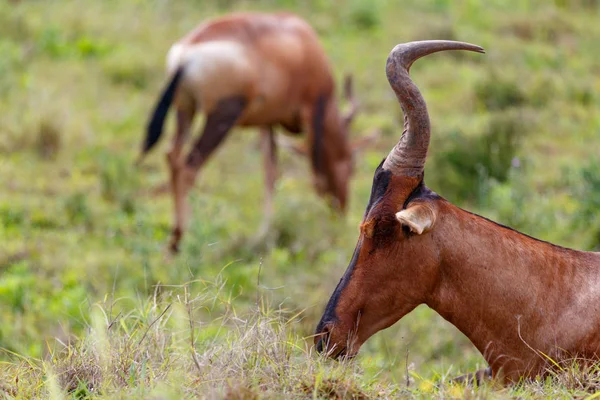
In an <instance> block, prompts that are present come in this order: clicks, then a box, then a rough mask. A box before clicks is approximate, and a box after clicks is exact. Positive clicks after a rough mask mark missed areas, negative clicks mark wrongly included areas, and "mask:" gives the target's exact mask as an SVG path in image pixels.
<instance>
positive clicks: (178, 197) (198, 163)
mask: <svg viewBox="0 0 600 400" xmlns="http://www.w3.org/2000/svg"><path fill="white" fill-rule="evenodd" d="M246 103H247V101H246V99H245V98H244V97H241V96H236V97H231V98H228V99H224V100H221V101H220V102H219V104H218V105H217V107H216V108H215V110H214V111H212V112H210V113H209V114H208V115H207V117H206V122H205V124H204V128H203V130H202V135H201V136H200V138H199V139H198V140H197V141H196V143H194V146H193V148H192V150H191V151H190V153H189V154H188V157H187V159H186V161H185V163H179V162H176V163H174V172H173V176H174V178H173V198H174V202H175V226H174V227H173V231H172V234H171V241H170V244H169V248H170V250H171V252H173V253H176V252H178V251H179V243H180V241H181V237H182V236H183V232H184V230H185V227H186V223H187V220H188V218H189V214H190V213H189V204H188V200H187V194H188V192H189V190H190V188H191V187H192V186H193V184H194V181H195V180H196V175H198V172H199V171H200V168H202V166H203V165H204V163H205V162H206V161H207V160H208V158H209V157H210V155H211V154H212V153H213V151H214V150H215V149H216V148H217V147H218V146H219V145H220V144H221V143H222V142H223V140H224V139H225V137H227V134H228V133H229V131H230V130H231V128H232V127H233V126H234V125H235V124H236V122H237V120H238V119H239V117H240V115H241V114H242V113H243V111H244V108H245V106H246Z"/></svg>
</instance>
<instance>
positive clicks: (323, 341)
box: [315, 326, 329, 353]
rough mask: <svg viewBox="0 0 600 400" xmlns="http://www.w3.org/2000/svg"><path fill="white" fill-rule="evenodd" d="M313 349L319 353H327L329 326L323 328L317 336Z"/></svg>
mask: <svg viewBox="0 0 600 400" xmlns="http://www.w3.org/2000/svg"><path fill="white" fill-rule="evenodd" d="M315 342H316V343H315V349H316V350H317V352H319V353H323V352H324V351H327V344H328V343H329V326H326V327H324V328H323V330H322V331H321V332H319V333H318V336H317V337H316V338H315Z"/></svg>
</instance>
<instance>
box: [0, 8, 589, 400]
mask: <svg viewBox="0 0 600 400" xmlns="http://www.w3.org/2000/svg"><path fill="white" fill-rule="evenodd" d="M599 7H600V5H599V2H597V1H594V0H571V1H562V0H555V1H541V0H539V1H537V0H529V1H518V0H512V1H511V0H493V1H486V2H483V1H477V0H461V1H449V0H428V1H417V0H406V1H403V2H396V1H385V0H335V1H325V0H311V1H304V2H296V1H291V0H258V1H237V0H222V1H217V0H213V1H208V0H202V1H200V0H176V1H175V0H171V1H168V0H152V1H137V0H127V1H124V0H122V1H116V0H105V1H96V2H90V1H83V0H55V1H52V2H40V1H27V0H24V1H7V0H0V109H1V110H2V113H1V115H0V182H1V184H0V321H2V323H1V324H0V348H2V351H0V395H7V396H21V397H24V398H27V397H28V395H36V396H51V397H55V398H60V397H61V396H62V395H63V394H64V393H66V392H65V390H67V389H73V388H76V387H77V388H79V389H78V391H75V392H73V391H72V392H71V393H72V394H73V393H75V394H76V393H79V395H82V396H88V395H89V396H92V395H99V393H100V394H102V393H104V394H109V395H113V396H119V395H121V396H130V395H136V396H141V397H152V396H158V398H161V397H160V396H165V397H169V396H171V395H172V396H174V397H178V396H180V395H181V394H186V395H190V396H194V395H198V394H200V395H208V394H212V393H214V396H217V397H220V396H224V395H226V394H228V395H230V396H236V395H240V396H248V397H247V398H252V396H254V395H256V394H261V395H264V396H267V397H268V396H274V397H277V396H280V395H282V394H286V395H292V394H293V395H294V396H298V397H302V396H306V397H313V396H315V397H335V396H336V395H339V396H341V397H344V396H350V395H355V396H361V395H365V396H377V395H380V396H384V395H398V394H405V395H410V396H413V395H414V396H417V397H418V396H427V393H429V391H431V390H433V391H434V392H435V391H436V390H438V389H435V388H433V387H432V386H431V380H432V379H438V378H439V377H445V376H454V375H458V374H460V373H464V372H468V371H471V370H473V369H474V368H477V367H481V366H483V365H484V362H483V359H482V357H481V356H480V355H479V354H478V353H477V351H476V350H475V349H474V348H473V347H472V346H471V345H470V343H469V341H468V340H467V339H466V338H465V337H463V336H462V335H461V334H460V332H458V331H457V330H456V329H455V328H453V327H452V326H451V325H449V324H448V323H446V322H445V321H443V320H442V319H441V318H440V317H439V316H437V315H436V314H435V313H434V312H432V311H431V310H429V309H427V308H425V307H420V308H418V309H417V310H415V311H414V312H413V313H412V314H410V315H409V316H407V317H406V318H404V319H403V320H402V321H401V322H400V323H398V324H396V325H395V326H393V327H392V328H389V329H388V330H386V331H384V332H381V333H379V334H377V335H376V336H374V337H373V338H372V339H370V341H369V342H368V343H367V344H366V345H365V346H364V348H363V350H362V351H361V355H360V357H359V358H358V359H357V360H356V361H355V362H354V363H352V364H349V365H345V364H341V365H339V363H335V362H329V361H325V360H321V359H320V358H318V357H316V356H314V355H312V352H311V349H310V343H311V342H312V340H311V339H310V338H309V339H307V340H305V339H304V338H305V337H306V336H309V335H310V334H312V332H313V330H314V327H315V325H316V323H317V321H318V319H319V317H320V314H321V311H322V309H323V307H324V305H325V303H326V301H327V299H328V297H329V295H330V294H331V292H332V290H333V288H334V287H335V284H336V283H337V281H338V279H339V277H340V276H341V275H342V273H343V271H344V270H345V268H346V266H347V263H348V260H349V258H350V256H351V251H352V249H353V246H354V244H355V240H356V237H357V226H358V224H359V222H360V218H361V217H362V213H363V211H364V206H365V205H366V202H367V199H368V195H369V191H370V185H371V178H372V173H373V171H374V169H375V167H376V166H377V164H378V163H379V162H380V160H381V159H382V158H383V157H384V156H385V155H386V154H387V152H388V151H389V149H390V148H391V147H392V145H393V144H394V143H395V142H396V140H397V139H398V136H399V134H400V133H401V124H400V122H401V118H402V115H401V112H400V110H399V107H398V105H397V103H396V101H395V98H394V96H393V93H392V92H391V90H390V89H389V86H388V83H387V81H386V78H385V74H384V65H385V59H386V57H387V55H388V53H389V51H390V49H391V48H392V47H393V46H394V45H395V44H397V43H399V42H403V41H409V40H419V39H454V40H463V41H468V42H472V43H475V44H478V45H481V46H483V47H484V48H485V49H486V51H487V54H486V55H477V54H462V53H448V54H439V55H434V56H430V57H428V58H427V59H426V60H423V61H420V62H418V63H417V64H415V66H414V68H413V69H412V71H411V73H412V76H413V79H414V80H415V81H416V83H417V84H418V85H419V87H420V88H421V89H422V91H423V94H424V96H425V98H426V100H427V102H428V105H429V109H430V114H431V118H432V123H433V137H432V143H431V150H430V157H429V160H428V165H427V171H426V176H427V183H428V185H429V186H430V187H431V188H432V189H433V190H435V191H437V192H438V193H440V194H441V195H443V196H444V197H446V198H448V199H449V200H451V201H453V202H454V203H455V204H457V205H459V206H461V207H464V208H467V209H469V210H472V211H476V212H478V213H481V214H482V215H484V216H486V217H489V218H492V219H495V220H497V221H498V222H501V223H504V224H508V225H510V226H512V227H514V228H517V229H519V230H522V231H523V232H525V233H527V234H530V235H533V236H536V237H538V238H541V239H545V240H550V241H552V242H555V243H557V244H561V245H565V246H571V247H575V248H578V249H587V250H592V249H596V250H598V249H600V214H599V213H598V209H599V208H600V161H598V154H599V153H600V114H599V113H597V112H596V110H597V108H598V106H599V105H600V59H599V57H598V54H597V43H598V40H599V39H600V25H599V24H598V23H597V21H598V17H599ZM250 9H252V10H275V9H278V10H284V9H285V10H292V11H294V12H297V13H298V14H300V15H302V16H304V17H305V18H306V19H307V20H308V21H309V22H310V23H311V24H312V25H313V26H314V27H315V28H316V29H317V31H318V32H319V34H320V36H321V38H322V41H323V43H324V46H325V48H326V50H327V53H328V55H329V57H330V58H331V60H332V63H333V65H334V69H335V73H336V75H337V77H338V81H340V80H341V77H342V76H343V74H344V73H346V72H352V73H354V76H355V85H356V93H357V97H358V98H359V99H360V101H361V105H362V108H361V110H362V112H361V114H359V116H358V117H357V119H356V121H355V123H354V125H353V136H354V137H359V136H360V135H361V134H363V135H364V134H365V133H366V132H367V131H369V130H370V129H372V128H380V129H382V131H383V133H384V135H383V137H382V138H381V139H380V140H379V141H378V143H377V144H376V145H375V146H373V147H372V148H370V149H369V150H367V151H366V152H364V153H363V154H362V155H361V156H360V158H359V159H358V161H357V168H356V171H357V172H356V175H355V179H354V180H353V182H352V186H351V191H352V196H351V204H350V212H349V214H348V216H347V218H345V219H339V218H336V217H335V216H332V215H331V214H330V212H329V211H328V210H327V208H326V207H325V205H324V203H323V202H322V201H321V200H320V199H318V198H317V196H316V195H315V194H314V192H313V190H312V188H311V185H310V176H309V173H310V172H309V167H308V163H307V162H306V161H304V160H301V159H298V158H297V157H295V156H293V155H291V154H288V153H286V152H284V151H282V152H280V161H281V176H280V179H279V181H278V186H277V197H276V216H275V235H276V246H275V247H274V248H272V249H269V250H261V249H255V248H253V247H251V246H250V239H251V237H252V234H253V233H254V232H255V230H256V229H257V228H258V226H259V223H260V219H261V217H262V214H261V213H260V212H257V210H261V206H262V196H263V184H262V181H263V176H262V170H261V155H260V152H259V151H258V135H257V134H256V131H253V130H240V129H238V130H236V132H235V133H234V134H232V135H231V136H230V139H229V140H228V141H227V142H226V144H225V145H224V146H223V147H222V148H221V149H220V150H219V151H218V155H217V156H216V157H215V158H214V159H212V160H211V162H210V163H208V164H207V166H206V168H205V169H204V171H203V172H202V173H201V175H200V177H199V179H198V182H197V185H196V188H195V190H194V192H193V195H192V199H193V208H194V217H193V221H192V224H191V229H190V232H189V234H188V235H187V236H186V238H185V241H184V243H183V249H182V253H181V255H180V256H178V257H176V258H169V257H167V256H166V255H165V251H164V250H165V243H166V240H167V238H168V234H169V229H170V224H171V207H172V205H171V201H170V198H169V197H168V196H164V197H153V196H151V195H150V194H149V193H148V191H149V189H150V188H151V187H153V186H155V185H158V184H160V183H162V182H164V181H166V179H167V173H166V172H167V171H166V164H165V162H164V157H163V154H162V153H164V151H165V149H166V142H167V140H164V141H163V143H161V146H159V147H160V148H159V149H158V150H157V151H155V152H154V153H153V154H152V156H151V157H148V159H147V160H146V162H145V163H144V166H143V167H141V168H137V169H136V168H134V167H133V165H132V164H133V161H134V160H135V158H136V156H137V152H138V149H139V147H140V142H141V138H142V135H143V128H144V126H145V122H146V118H147V116H148V112H149V110H150V109H151V107H152V105H153V103H154V102H155V101H156V98H157V96H158V93H159V91H160V90H161V88H162V86H163V85H164V58H165V54H166V51H167V50H168V48H169V46H170V45H171V44H172V42H173V41H175V40H176V39H178V38H179V37H181V36H182V35H183V34H185V33H186V32H188V31H189V30H190V29H192V28H193V27H194V26H195V25H196V24H198V23H199V22H200V21H202V20H203V19H206V18H209V17H211V16H216V15H220V14H223V13H226V12H229V11H232V10H250ZM199 126H200V124H198V127H199ZM259 270H260V279H258V278H259ZM257 299H258V304H259V305H260V307H258V308H257ZM165 309H166V312H165V314H164V315H162V317H161V318H159V316H160V315H161V312H163V310H165ZM189 319H191V320H192V321H194V325H193V327H190V326H189V322H188V320H189ZM107 328H108V329H107ZM261 335H262V336H261ZM261 338H262V339H261ZM257 343H259V344H260V343H263V344H264V343H273V346H275V347H274V348H269V349H267V350H265V349H263V350H264V351H263V350H261V347H260V346H259V345H257ZM192 344H193V345H194V346H195V349H196V350H195V351H194V352H192V351H191V349H190V346H191V345H192ZM267 347H268V346H267ZM253 349H256V350H253ZM274 349H275V350H274ZM192 354H193V355H195V358H196V360H194V357H192V356H191V355H192ZM227 357H229V358H227ZM144 360H146V361H144ZM207 360H209V361H207ZM227 360H229V361H230V362H229V363H228V361H227ZM236 360H237V361H236ZM215 365H218V367H217V366H215ZM268 365H270V367H269V368H268V367H267V366H268ZM286 365H287V366H288V367H289V369H286V368H288V367H286ZM78 366H79V367H78ZM91 366H95V367H93V368H92V367H91ZM271 367H272V368H271ZM78 368H79V369H78ZM211 368H212V369H214V371H216V372H213V375H214V376H213V375H210V374H209V373H208V372H207V371H208V370H209V369H211ZM277 368H283V369H282V370H277ZM69 371H71V372H69ZM73 371H75V372H73ZM178 371H185V372H181V373H178ZM407 373H408V378H407ZM283 375H286V376H287V377H288V380H287V381H286V382H283V380H284V378H283ZM16 377H19V379H20V380H21V382H23V381H24V380H25V381H26V382H29V383H30V385H29V386H28V385H24V384H23V383H21V385H19V384H18V379H17V383H15V378H16ZM277 377H279V378H277ZM277 379H281V381H279V384H280V386H281V387H280V389H277V382H278V381H277ZM407 379H408V380H409V383H410V385H409V386H408V388H407ZM90 382H92V383H93V384H91V383H90ZM169 382H170V383H169ZM175 383H180V384H181V385H180V387H179V389H177V388H175V387H176V386H177V385H176V384H175ZM27 387H30V388H31V390H32V392H27V391H26V388H27ZM328 388H329V389H331V390H330V391H328V390H329V389H328ZM594 388H595V386H593V385H592V386H589V387H588V386H585V385H583V386H582V385H579V386H578V385H576V384H573V381H571V380H569V379H563V380H561V379H558V380H556V381H555V382H553V383H546V382H541V383H540V382H538V383H536V384H531V386H526V387H524V388H517V389H510V390H509V391H506V390H500V391H498V390H496V389H494V388H485V389H481V390H480V391H476V392H469V393H471V395H475V396H484V397H485V396H491V397H496V396H499V397H504V396H517V395H518V396H544V395H557V394H563V395H567V396H568V395H573V394H574V393H579V392H576V391H577V390H583V391H592V390H593V389H594ZM207 390H208V391H207ZM441 390H442V392H436V393H437V394H438V395H440V396H446V397H448V396H453V395H461V393H462V394H464V393H463V392H444V390H446V389H441ZM448 390H450V389H448ZM465 393H466V392H465ZM242 398H243V397H242Z"/></svg>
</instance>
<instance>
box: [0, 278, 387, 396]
mask: <svg viewBox="0 0 600 400" xmlns="http://www.w3.org/2000/svg"><path fill="white" fill-rule="evenodd" d="M157 297H159V298H157ZM221 298H222V297H221V295H219V294H215V293H214V292H211V290H206V291H204V292H201V293H200V294H198V295H197V296H195V297H190V296H189V291H188V286H187V285H186V286H184V287H182V288H177V289H174V290H173V292H170V293H166V294H163V295H162V296H156V297H155V298H154V299H152V300H151V301H149V302H148V303H147V304H141V305H140V306H139V307H138V308H137V309H136V310H133V311H126V310H121V313H119V314H118V315H116V316H114V314H113V312H112V306H110V305H108V304H98V305H96V306H95V310H96V311H94V312H92V319H91V323H90V324H89V327H88V331H87V335H86V336H85V337H84V338H83V339H81V340H77V339H75V340H74V341H73V342H69V343H62V342H57V343H56V345H55V346H54V348H52V349H51V351H50V356H49V359H48V360H46V361H32V360H30V361H31V363H32V364H31V367H30V368H31V371H32V373H31V374H30V375H27V376H26V381H23V378H22V377H21V376H20V377H19V379H21V382H20V384H17V383H16V382H15V380H14V379H12V378H16V376H13V375H12V374H16V373H17V372H16V371H17V370H18V368H17V367H16V366H15V365H16V364H12V365H11V369H9V373H3V374H0V376H1V378H0V379H3V380H0V384H1V385H0V388H1V390H4V391H5V392H6V393H10V394H11V395H14V396H17V397H28V396H46V395H48V393H49V392H50V391H51V389H52V385H57V386H58V390H59V391H60V392H61V393H62V395H70V396H74V397H77V398H87V397H90V396H98V397H100V398H102V397H105V396H106V397H108V398H110V397H113V396H127V395H129V396H139V395H144V396H151V395H152V394H154V393H158V392H161V391H164V390H165V387H167V386H169V387H170V388H171V389H169V391H168V398H182V397H185V398H197V397H198V396H200V397H203V398H232V399H254V398H281V397H282V396H283V397H294V398H314V396H317V397H318V398H327V399H333V398H335V399H337V398H356V399H364V398H369V397H373V396H374V395H375V394H377V393H386V391H388V390H390V389H389V388H385V387H383V386H379V385H377V384H368V385H366V384H364V383H363V382H361V380H360V369H359V368H358V366H357V365H355V364H352V363H348V362H334V361H328V360H325V359H323V358H321V357H320V356H316V355H315V354H313V351H312V349H311V345H310V344H309V343H308V342H305V341H304V340H303V339H302V338H300V337H298V336H297V334H295V333H294V323H295V322H296V321H297V317H298V316H297V315H296V316H290V314H288V313H287V312H286V311H285V310H273V309H271V308H268V307H266V306H265V305H264V304H265V303H264V302H262V301H259V304H258V306H259V308H257V309H255V310H254V311H251V312H248V313H245V314H237V313H236V311H235V310H234V309H232V308H231V304H226V307H227V308H228V310H227V311H225V312H224V313H223V314H222V315H221V316H220V317H219V318H216V319H214V320H212V321H208V320H207V319H206V318H204V317H203V316H207V313H206V310H207V309H208V310H213V311H216V309H217V308H218V306H220V305H222V304H219V301H221V300H220V299H221ZM215 303H217V306H215ZM48 376H55V377H56V379H55V381H49V380H48V379H47V377H48ZM17 382H18V380H17Z"/></svg>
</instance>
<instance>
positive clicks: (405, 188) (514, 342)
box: [315, 41, 600, 382]
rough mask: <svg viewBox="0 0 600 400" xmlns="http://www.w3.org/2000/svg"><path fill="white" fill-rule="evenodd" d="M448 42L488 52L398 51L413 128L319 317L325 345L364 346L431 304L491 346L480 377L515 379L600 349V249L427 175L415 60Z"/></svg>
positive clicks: (426, 130)
mask: <svg viewBox="0 0 600 400" xmlns="http://www.w3.org/2000/svg"><path fill="white" fill-rule="evenodd" d="M442 50H470V51H476V52H480V53H483V49H482V48H481V47H478V46H474V45H471V44H467V43H461V42H452V41H423V42H412V43H406V44H400V45H398V46H396V47H395V48H394V49H393V50H392V52H391V53H390V55H389V58H388V60H387V67H386V71H387V77H388V80H389V82H390V85H391V87H392V89H393V90H394V92H395V93H396V96H397V98H398V100H399V102H400V106H401V108H402V110H403V112H404V132H403V134H402V137H401V138H400V141H399V142H398V144H397V145H396V146H395V147H394V148H393V149H392V151H391V152H390V153H389V155H388V156H387V158H386V159H385V160H384V161H383V162H382V163H381V164H380V165H379V167H378V168H377V170H376V171H375V176H374V179H373V187H372V190H371V198H370V200H369V203H368V205H367V209H366V212H365V214H364V217H363V222H362V224H361V227H360V236H359V238H358V243H357V245H356V248H355V250H354V255H353V256H352V260H351V261H350V265H349V267H348V269H347V271H346V273H345V274H344V276H343V277H342V279H341V280H340V282H339V284H338V286H337V288H336V289H335V291H334V293H333V295H332V297H331V299H330V300H329V303H328V304H327V307H326V309H325V312H324V315H323V317H322V318H321V321H320V322H319V324H318V326H317V335H316V337H315V342H316V347H317V350H319V351H323V350H325V351H327V353H328V354H329V355H331V356H353V355H355V354H356V353H357V352H358V350H359V348H360V346H361V345H362V344H363V343H364V342H365V341H366V340H367V339H368V338H369V337H370V336H371V335H373V334H375V333H376V332H378V331H379V330H381V329H384V328H387V327H389V326H390V325H392V324H394V323H395V322H396V321H398V320H399V319H400V318H402V317H403V316H404V315H406V314H407V313H409V312H410V311H411V310H413V309H414V308H415V307H416V306H418V305H419V304H426V305H428V306H429V307H431V308H432V309H434V310H435V311H437V312H438V313H439V314H440V315H441V316H442V317H443V318H445V319H446V320H448V321H449V322H450V323H452V324H453V325H455V326H456V327H457V328H458V329H460V330H461V331H462V332H463V333H464V334H465V335H466V336H467V337H468V338H469V339H470V340H471V342H472V343H473V344H474V345H475V346H476V347H477V349H478V350H479V351H480V352H481V354H482V355H483V356H484V358H485V360H486V361H487V363H488V365H489V368H487V369H486V370H482V371H479V372H478V373H476V375H475V378H476V379H478V378H481V377H484V376H493V377H498V378H500V379H504V381H507V382H514V381H517V380H518V379H520V378H521V377H525V378H528V377H535V376H537V375H543V374H544V373H545V372H546V367H547V366H548V365H549V360H550V359H553V360H556V361H558V360H560V359H561V358H562V359H564V357H567V356H568V357H575V356H576V357H583V358H588V359H598V356H599V354H600V353H599V351H600V312H599V309H600V253H592V252H583V251H577V250H571V249H566V248H563V247H559V246H555V245H553V244H551V243H548V242H544V241H541V240H537V239H534V238H532V237H530V236H527V235H524V234H522V233H519V232H517V231H514V230H512V229H510V228H507V227H505V226H502V225H499V224H496V223H494V222H492V221H490V220H488V219H485V218H483V217H480V216H478V215H475V214H471V213H469V212H467V211H464V210H462V209H460V208H458V207H456V206H454V205H452V204H450V203H449V202H448V201H446V200H445V199H443V198H442V197H440V196H438V195H437V194H436V193H434V192H432V191H431V190H429V189H428V188H427V187H426V186H425V185H424V183H423V167H424V165H425V159H426V156H427V149H428V146H429V135H430V122H429V115H428V113H427V107H426V105H425V101H424V99H423V97H422V96H421V93H420V92H419V89H418V88H417V87H416V86H415V84H414V83H413V82H412V80H411V79H410V77H409V74H408V71H409V68H410V66H411V65H412V63H413V62H414V61H415V60H417V59H418V58H420V57H423V56H426V55H428V54H431V53H434V52H438V51H442ZM470 378H473V377H470Z"/></svg>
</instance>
